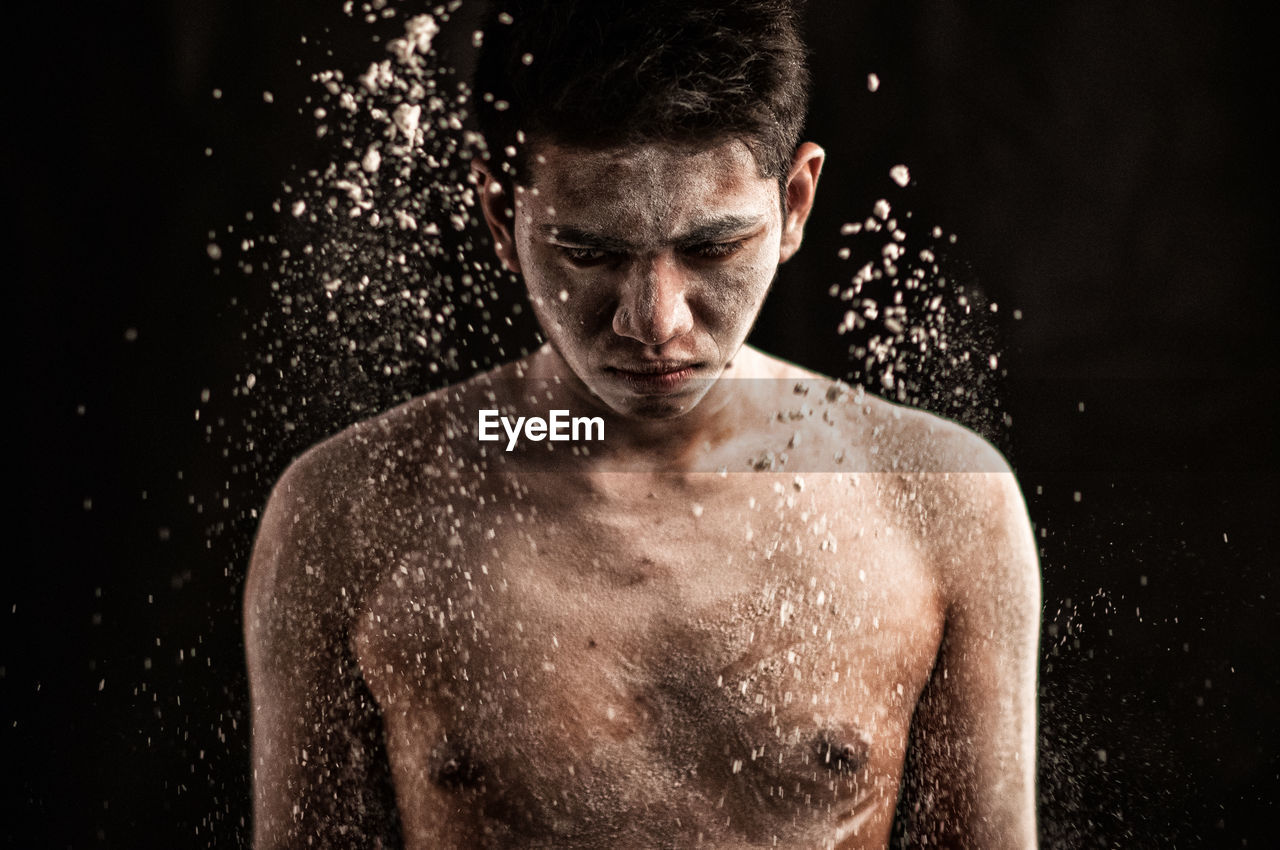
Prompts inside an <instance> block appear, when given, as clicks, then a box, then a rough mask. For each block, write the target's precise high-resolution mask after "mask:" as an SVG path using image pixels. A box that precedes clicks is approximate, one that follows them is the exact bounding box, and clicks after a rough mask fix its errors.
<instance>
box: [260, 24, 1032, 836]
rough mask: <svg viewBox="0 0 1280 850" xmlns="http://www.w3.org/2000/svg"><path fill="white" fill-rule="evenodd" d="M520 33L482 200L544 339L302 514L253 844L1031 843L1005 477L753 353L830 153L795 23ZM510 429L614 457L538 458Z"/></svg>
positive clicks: (501, 55) (498, 71)
mask: <svg viewBox="0 0 1280 850" xmlns="http://www.w3.org/2000/svg"><path fill="white" fill-rule="evenodd" d="M502 5H503V6H504V8H506V9H507V11H508V12H509V13H510V15H511V17H512V18H513V19H514V21H515V23H514V24H506V23H494V24H493V25H492V26H490V27H489V28H488V29H487V30H486V41H485V49H484V53H483V54H482V56H481V59H480V67H479V70H478V72H477V86H478V88H477V90H478V91H479V92H481V93H485V92H488V93H491V94H493V95H494V97H493V98H491V99H490V98H486V99H485V103H486V104H494V106H485V107H482V111H481V116H480V117H481V122H482V128H483V130H484V134H485V136H486V138H487V139H488V141H489V147H488V149H489V151H491V154H490V155H488V156H487V157H485V158H479V157H478V158H477V160H476V164H475V168H474V175H475V178H476V180H477V182H478V184H479V186H480V187H481V189H482V191H481V192H480V196H481V201H480V204H481V206H482V208H483V213H484V216H485V219H486V220H487V222H488V225H489V228H490V230H491V232H492V235H493V239H494V242H495V247H496V250H497V254H498V256H499V258H500V259H501V261H502V262H503V263H504V264H505V266H506V267H507V268H508V269H510V270H511V271H513V272H515V273H516V274H518V275H519V276H520V277H521V278H522V279H523V281H524V284H525V285H526V286H527V288H528V292H529V296H530V300H531V303H532V304H533V306H534V309H535V310H536V313H537V317H538V320H539V322H540V323H541V325H542V327H543V329H544V331H545V334H546V337H547V340H548V343H547V344H546V345H545V346H544V347H543V348H541V349H540V350H538V351H537V352H535V353H534V354H532V355H531V356H529V357H527V358H524V359H522V360H520V361H518V362H515V363H511V364H509V365H506V366H503V367H501V368H499V369H496V370H494V371H493V372H490V373H487V374H485V375H481V376H478V377H476V378H474V379H472V380H470V381H468V382H466V383H464V384H461V385H458V386H454V387H450V388H447V389H444V390H441V391H439V392H436V393H433V394H431V395H428V396H426V397H423V398H420V399H417V400H415V401H413V402H410V403H408V404H405V405H403V406H401V407H399V408H396V409H395V410H392V411H390V412H389V413H386V414H384V415H382V416H380V417H377V418H375V419H373V420H371V421H368V422H364V423H361V424H359V425H356V426H354V427H352V428H350V429H348V430H346V431H344V432H343V433H341V434H339V435H337V436H336V437H334V438H332V439H330V440H328V441H326V442H324V443H322V444H321V445H319V446H317V447H315V448H314V449H312V450H311V451H309V452H308V453H307V454H305V455H304V456H303V457H302V458H300V459H299V460H297V461H296V462H295V463H294V464H293V465H292V466H291V467H290V468H289V470H288V471H287V472H286V473H285V475H284V477H283V478H282V479H281V481H280V483H279V484H278V485H277V486H276V488H275V491H274V492H273V494H272V496H271V499H270V502H269V504H268V506H267V508H266V511H265V514H264V516H263V520H262V525H261V528H260V530H259V532H258V539H257V543H256V546H255V549H254V553H253V561H252V565H251V568H250V573H249V579H248V586H247V589H246V598H245V616H246V634H247V646H248V659H249V671H250V677H251V685H252V692H253V704H254V715H253V717H254V729H253V731H254V734H253V742H254V748H253V764H254V787H255V846H257V847H258V848H261V849H262V850H265V848H278V847H390V846H405V847H409V848H418V849H419V850H433V848H471V847H495V848H515V847H557V848H656V847H695V846H707V847H721V848H745V847H775V846H776V847H822V848H831V847H838V848H872V847H875V848H883V847H886V846H887V844H888V842H889V837H890V833H891V829H892V823H893V818H894V812H895V806H896V804H897V802H898V799H899V792H900V789H901V788H902V787H903V785H904V783H909V784H910V786H911V787H912V788H913V789H914V793H913V795H912V799H913V805H912V806H910V807H909V808H910V809H911V812H910V814H911V817H912V823H911V824H910V826H909V839H908V840H909V843H910V845H911V846H920V845H929V846H935V845H942V846H953V847H974V848H984V850H994V849H995V848H1027V847H1034V846H1035V843H1036V835H1035V802H1034V776H1035V725H1036V723H1035V721H1036V706H1035V679H1036V662H1037V635H1038V622H1039V620H1038V618H1039V575H1038V569H1037V564H1036V557H1035V549H1034V544H1033V539H1032V535H1031V532H1030V527H1029V523H1028V520H1027V516H1026V511H1025V508H1024V506H1023V502H1022V499H1021V496H1020V494H1019V491H1018V488H1017V485H1016V483H1015V481H1014V479H1013V476H1012V475H1011V474H1010V472H1009V470H1008V467H1007V466H1006V465H1005V463H1004V461H1003V460H1002V459H1001V458H1000V457H999V455H998V454H997V453H996V452H995V451H994V450H993V449H992V448H990V447H989V446H988V445H987V444H985V443H984V442H983V441H982V440H980V439H979V438H978V437H976V436H974V435H973V434H971V433H969V432H967V431H965V430H963V429H962V428H960V427H958V426H956V425H954V424H951V423H948V422H945V421H943V420H940V419H938V418H936V417H933V416H930V415H928V414H925V413H922V412H918V411H913V410H909V409H905V408H903V407H899V406H897V405H893V404H890V403H888V402H886V401H882V400H880V399H878V398H875V397H873V396H871V395H867V394H864V393H862V392H861V391H856V390H855V391H851V390H849V389H848V388H847V387H843V386H842V385H839V384H837V383H834V382H832V381H830V380H828V379H825V378H823V377H821V376H819V375H816V374H813V373H811V372H808V371H806V370H803V369H800V368H798V367H796V366H793V365H791V364H788V363H785V362H782V361H780V360H778V359H776V358H773V357H770V356H768V355H766V354H764V353H762V352H760V351H757V350H755V349H752V348H751V347H749V346H745V345H744V340H745V338H746V336H747V332H748V330H749V329H750V327H751V325H752V323H753V321H754V320H755V317H756V314H757V311H758V310H759V308H760V305H761V302H762V301H763V299H764V296H765V293H766V291H767V290H768V288H769V285H770V283H771V282H772V280H773V277H774V274H775V271H776V268H777V266H778V264H779V263H781V262H784V261H786V260H787V259H788V258H789V257H790V256H791V255H792V254H793V253H794V252H795V251H796V250H797V248H798V247H799V246H800V241H801V235H802V231H803V228H804V224H805V220H806V218H807V216H808V214H809V211H810V209H811V206H812V203H813V199H814V193H815V190H816V187H817V183H818V177H819V173H820V171H821V167H822V162H823V152H822V150H821V149H819V148H818V147H817V146H815V145H813V144H808V143H806V144H797V142H798V136H799V128H800V124H801V122H802V119H803V107H804V87H805V71H804V67H803V48H802V47H801V45H800V42H799V40H798V38H797V36H796V33H795V28H794V21H793V15H792V13H791V12H790V11H788V9H787V6H786V4H784V3H778V2H767V1H766V2H749V3H734V4H727V3H722V4H719V5H721V6H724V7H725V8H723V9H720V10H719V11H718V12H717V14H716V15H714V16H709V15H707V14H706V13H705V10H704V9H702V8H701V7H703V6H706V5H710V4H706V3H700V2H699V0H686V2H681V3H667V4H662V5H664V6H667V7H669V8H664V9H661V10H657V11H654V10H644V11H643V12H639V13H638V12H636V11H635V7H636V6H637V5H639V4H636V3H628V4H614V3H605V2H599V0H596V1H595V2H583V3H581V4H578V5H577V7H576V8H575V10H574V12H573V14H563V15H555V16H551V15H545V14H544V15H541V16H540V15H538V14H536V13H535V12H534V11H532V9H533V8H534V7H536V6H537V5H538V4H536V3H534V4H531V3H527V2H526V3H521V2H508V3H504V4H502ZM567 5H570V4H565V3H560V4H557V7H558V8H559V9H564V8H565V7H566V6H567ZM525 7H529V8H525ZM569 45H572V46H573V49H572V50H570V49H569ZM529 54H531V56H532V59H531V60H530V59H527V58H525V57H526V56H527V55H529ZM503 101H505V103H503ZM516 131H522V132H521V136H519V137H516V136H515V133H516ZM508 144H510V147H508ZM485 410H493V411H497V412H498V414H497V415H501V416H505V417H507V418H508V420H509V421H512V422H514V421H515V419H516V417H519V416H525V417H534V416H540V417H543V418H548V417H549V416H550V412H551V411H553V410H566V411H570V412H571V413H572V414H573V415H574V416H583V417H593V418H594V417H598V418H599V421H600V423H602V424H603V436H604V439H602V440H590V441H588V440H587V439H586V437H587V436H588V435H586V434H580V435H579V437H580V438H579V440H578V441H577V442H565V441H555V442H553V441H551V440H549V439H541V440H539V439H534V438H533V437H531V436H530V432H528V431H525V432H523V434H522V435H521V436H519V438H517V439H516V440H515V441H514V445H511V447H510V449H509V450H508V437H507V435H506V433H505V432H504V431H500V433H501V439H500V440H498V441H486V440H481V439H480V437H481V431H482V429H481V427H480V423H481V415H482V414H481V412H482V411H485ZM909 743H910V745H911V747H912V750H911V752H912V757H911V758H910V759H908V758H906V755H907V752H908V744H909Z"/></svg>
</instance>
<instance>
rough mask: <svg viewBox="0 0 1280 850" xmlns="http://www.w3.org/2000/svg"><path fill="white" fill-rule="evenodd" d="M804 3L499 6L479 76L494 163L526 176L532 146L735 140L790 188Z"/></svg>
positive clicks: (805, 83)
mask: <svg viewBox="0 0 1280 850" xmlns="http://www.w3.org/2000/svg"><path fill="white" fill-rule="evenodd" d="M801 3H802V0H741V2H735V0H719V2H715V1H714V0H647V2H646V0H494V2H493V3H492V4H491V8H490V11H489V14H488V17H487V20H486V24H485V26H484V29H483V42H482V45H481V48H480V55H479V57H478V59H477V65H476V73H475V81H474V82H475V92H474V94H475V99H476V105H477V119H478V121H479V126H480V132H481V134H482V135H483V137H484V139H485V142H486V146H487V148H488V155H489V157H490V161H491V164H496V165H498V167H499V169H500V170H501V171H506V172H507V174H508V175H511V176H519V177H521V178H524V179H527V177H528V171H527V165H528V161H527V156H528V148H529V143H532V142H551V143H555V144H561V145H566V146H570V147H585V148H592V149H599V148H606V147H619V146H624V145H629V144H637V143H647V142H664V141H668V142H674V143H693V144H713V143H717V142H720V141H725V140H728V139H738V140H740V141H742V142H743V143H745V144H746V146H747V147H748V148H749V149H750V150H751V153H752V155H753V157H754V158H755V161H756V164H757V166H758V167H759V170H760V174H761V176H762V177H769V178H776V179H779V180H783V179H785V177H786V175H787V172H788V171H789V167H790V164H791V159H792V157H793V156H794V154H795V150H796V146H797V145H798V144H799V141H800V131H801V128H802V125H803V123H804V117H805V111H806V107H807V104H808V89H809V72H808V68H807V65H806V62H805V48H804V44H803V42H802V41H801V38H800V33H799V22H798V18H799V16H800V15H799V8H798V7H799V6H800V5H801ZM498 176H500V177H502V176H504V175H502V174H499V175H498Z"/></svg>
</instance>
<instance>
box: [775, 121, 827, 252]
mask: <svg viewBox="0 0 1280 850" xmlns="http://www.w3.org/2000/svg"><path fill="white" fill-rule="evenodd" d="M826 156H827V155H826V153H825V152H824V151H823V150H822V148H820V147H818V146H817V145H815V144H814V143H813V142H805V143H804V144H802V145H801V146H800V147H799V148H797V149H796V155H795V158H794V159H792V161H791V171H790V172H789V173H788V174H787V210H786V213H787V214H786V218H785V219H784V220H783V222H782V246H781V254H780V256H779V259H778V262H781V263H785V262H786V261H787V260H789V259H791V255H792V254H794V253H795V252H796V251H797V250H798V249H799V248H800V240H801V239H802V238H803V237H804V223H805V222H806V221H808V220H809V212H810V211H811V210H812V209H813V196H814V193H815V192H817V190H818V177H819V175H821V174H822V163H823V161H824V160H825V159H826Z"/></svg>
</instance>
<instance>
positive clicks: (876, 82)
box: [867, 74, 880, 92]
mask: <svg viewBox="0 0 1280 850" xmlns="http://www.w3.org/2000/svg"><path fill="white" fill-rule="evenodd" d="M878 88H880V78H879V77H877V76H876V75H875V74H867V91H869V92H874V91H875V90H876V89H878Z"/></svg>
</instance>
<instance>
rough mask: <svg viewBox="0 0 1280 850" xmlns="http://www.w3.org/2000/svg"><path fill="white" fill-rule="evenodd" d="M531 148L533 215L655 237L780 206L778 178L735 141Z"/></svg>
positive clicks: (556, 221) (552, 220)
mask: <svg viewBox="0 0 1280 850" xmlns="http://www.w3.org/2000/svg"><path fill="white" fill-rule="evenodd" d="M533 153H534V156H532V157H531V162H530V177H531V180H530V181H529V185H528V186H527V189H528V190H532V191H534V192H536V193H537V194H536V201H534V202H528V198H526V205H527V206H528V207H529V214H530V215H531V217H532V218H533V219H534V220H535V221H550V222H554V223H560V224H564V225H566V226H568V225H574V226H595V227H600V226H602V225H611V226H612V227H618V228H628V229H631V230H632V231H633V233H641V232H643V233H651V234H653V235H658V233H657V232H656V231H670V230H675V229H678V227H679V225H680V224H682V223H687V222H689V221H691V220H695V219H701V218H706V217H714V216H716V215H739V216H762V215H767V214H769V213H771V212H772V213H777V212H778V211H779V210H780V202H779V199H778V188H777V182H776V181H774V180H771V179H769V178H765V177H761V176H760V172H759V167H758V165H757V163H756V160H755V158H754V157H753V156H752V155H751V151H750V150H749V149H748V148H747V146H746V145H745V144H743V143H742V142H740V141H737V140H730V141H725V142H722V143H719V144H715V145H702V146H692V145H677V144H659V143H655V144H641V145H627V146H623V147H617V148H606V149H603V150H593V149H585V148H572V147H562V146H559V145H554V144H544V145H538V146H537V147H535V148H534V152H533Z"/></svg>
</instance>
